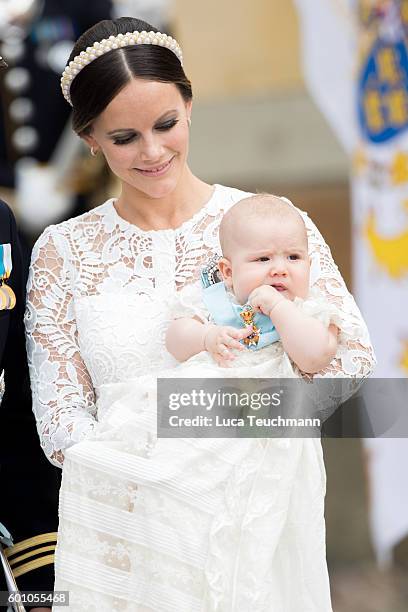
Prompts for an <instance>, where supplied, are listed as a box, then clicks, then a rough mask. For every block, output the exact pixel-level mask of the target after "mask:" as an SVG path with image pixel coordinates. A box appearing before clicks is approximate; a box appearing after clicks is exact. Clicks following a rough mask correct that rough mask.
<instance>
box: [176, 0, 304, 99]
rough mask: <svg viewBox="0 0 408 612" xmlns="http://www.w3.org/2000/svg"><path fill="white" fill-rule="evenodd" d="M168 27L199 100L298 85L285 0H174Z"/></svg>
mask: <svg viewBox="0 0 408 612" xmlns="http://www.w3.org/2000/svg"><path fill="white" fill-rule="evenodd" d="M174 29H175V34H176V36H177V39H178V40H179V42H180V44H181V45H182V48H183V54H184V58H185V68H186V72H187V74H188V75H189V77H190V78H191V80H192V83H193V88H194V92H195V94H197V96H199V97H200V99H201V100H204V99H219V98H222V97H225V96H235V95H259V94H260V93H261V94H262V93H267V92H287V91H290V90H293V89H298V88H301V87H303V85H302V79H301V67H300V64H299V37H298V25H297V19H296V12H295V9H294V6H293V3H292V2H291V1H290V0H205V1H204V2H198V1H191V0H174Z"/></svg>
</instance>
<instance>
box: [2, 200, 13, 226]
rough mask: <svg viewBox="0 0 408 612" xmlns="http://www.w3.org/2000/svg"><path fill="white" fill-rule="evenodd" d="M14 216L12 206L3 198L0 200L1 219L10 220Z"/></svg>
mask: <svg viewBox="0 0 408 612" xmlns="http://www.w3.org/2000/svg"><path fill="white" fill-rule="evenodd" d="M12 217H13V213H12V212H11V209H10V207H9V206H8V204H6V203H5V202H4V201H3V200H0V219H1V221H2V222H3V223H4V221H5V220H6V219H7V220H10V219H11V218H12Z"/></svg>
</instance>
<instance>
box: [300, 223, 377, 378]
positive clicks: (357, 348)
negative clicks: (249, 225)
mask: <svg viewBox="0 0 408 612" xmlns="http://www.w3.org/2000/svg"><path fill="white" fill-rule="evenodd" d="M299 212H300V213H301V214H302V217H303V219H304V222H305V225H306V229H307V232H308V240H309V255H310V257H311V260H312V268H311V286H312V287H313V286H316V287H318V288H319V289H320V291H321V292H322V293H323V295H324V297H325V299H326V300H327V301H328V302H329V303H331V304H334V305H335V306H336V309H337V311H338V313H339V316H340V319H341V320H339V321H336V325H337V326H338V328H339V335H338V349H337V353H336V357H335V358H334V359H333V360H332V361H331V362H330V364H329V365H328V366H327V367H325V368H323V369H321V370H320V371H319V372H318V375H319V376H322V377H327V378H331V377H334V376H345V377H351V378H364V377H366V376H369V375H370V374H371V373H372V371H373V369H374V366H375V363H376V360H375V356H374V351H373V347H372V345H371V341H370V337H369V334H368V330H367V326H366V324H365V323H364V320H363V318H362V316H361V313H360V311H359V309H358V307H357V305H356V303H355V301H354V298H353V296H352V295H351V294H350V293H349V291H348V290H347V287H346V285H345V283H344V280H343V278H342V276H341V274H340V272H339V270H338V268H337V266H336V264H335V263H334V261H333V258H332V255H331V253H330V249H329V247H328V246H327V244H326V242H325V241H324V239H323V237H322V235H321V234H320V232H319V230H318V229H317V227H316V226H315V224H314V223H313V221H311V220H310V219H309V217H308V216H307V214H306V213H304V212H302V211H299Z"/></svg>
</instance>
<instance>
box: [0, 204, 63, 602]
mask: <svg viewBox="0 0 408 612" xmlns="http://www.w3.org/2000/svg"><path fill="white" fill-rule="evenodd" d="M25 269H26V266H24V264H23V259H22V254H21V250H20V245H19V240H18V236H17V230H16V224H15V220H14V217H13V215H12V212H11V210H10V209H9V207H8V206H7V205H6V204H5V203H4V202H2V201H1V200H0V278H1V279H2V280H1V281H0V282H1V286H0V371H2V370H4V383H5V393H4V396H3V401H2V403H1V405H0V423H1V443H0V491H1V494H0V498H1V503H0V521H1V523H3V524H4V525H5V526H6V528H7V529H8V531H9V532H10V533H11V535H12V537H13V541H14V546H12V547H9V548H8V549H6V555H7V557H8V560H9V563H10V566H11V568H12V570H13V573H14V576H15V578H16V581H17V584H18V586H19V588H20V590H22V591H36V592H40V591H52V590H53V584H54V566H53V562H54V549H55V545H56V536H57V533H56V531H57V525H58V490H59V482H60V474H59V470H58V468H56V467H54V466H52V465H51V464H50V463H49V462H48V461H47V459H46V458H45V456H44V454H43V452H42V449H41V448H40V445H39V441H38V435H37V431H36V427H35V421H34V417H33V414H32V411H31V391H30V384H29V378H28V367H27V357H26V351H25V338H24V326H23V315H24V305H25V282H26V278H25V276H26V274H25V272H24V270H25ZM0 583H1V584H0V590H6V589H5V585H4V582H3V580H1V581H0ZM3 609H4V608H3ZM26 609H27V610H29V609H30V607H29V606H26ZM48 609H49V608H47V607H37V608H31V610H37V612H39V611H40V610H41V611H44V610H48Z"/></svg>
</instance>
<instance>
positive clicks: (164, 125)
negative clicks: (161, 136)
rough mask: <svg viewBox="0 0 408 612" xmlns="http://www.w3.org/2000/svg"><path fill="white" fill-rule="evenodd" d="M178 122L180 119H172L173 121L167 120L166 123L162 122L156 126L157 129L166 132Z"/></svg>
mask: <svg viewBox="0 0 408 612" xmlns="http://www.w3.org/2000/svg"><path fill="white" fill-rule="evenodd" d="M176 123H178V119H172V120H171V121H167V122H166V123H162V124H161V125H158V126H156V130H159V131H160V132H166V131H167V130H171V128H172V127H174V126H175V125H176Z"/></svg>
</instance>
